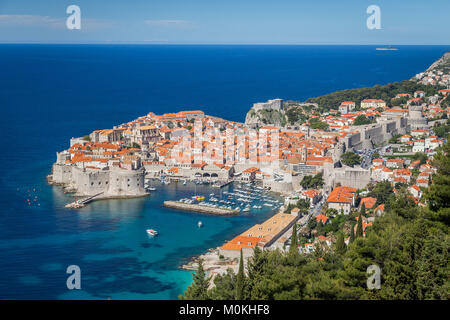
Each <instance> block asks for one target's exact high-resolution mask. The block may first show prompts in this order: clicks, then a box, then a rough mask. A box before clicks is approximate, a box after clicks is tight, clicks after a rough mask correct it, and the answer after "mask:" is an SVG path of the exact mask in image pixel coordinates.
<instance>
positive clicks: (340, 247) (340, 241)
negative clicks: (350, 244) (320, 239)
mask: <svg viewBox="0 0 450 320" xmlns="http://www.w3.org/2000/svg"><path fill="white" fill-rule="evenodd" d="M346 250H347V247H346V246H345V240H344V234H343V233H342V232H340V233H339V235H338V237H337V240H336V252H337V253H338V254H341V255H342V254H344V253H345V251H346Z"/></svg>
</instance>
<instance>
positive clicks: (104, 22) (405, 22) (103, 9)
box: [0, 0, 450, 45]
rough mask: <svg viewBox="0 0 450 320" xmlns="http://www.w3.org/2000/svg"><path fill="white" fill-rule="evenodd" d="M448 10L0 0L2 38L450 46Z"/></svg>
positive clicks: (363, 4) (274, 2) (405, 3)
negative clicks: (72, 22)
mask: <svg viewBox="0 0 450 320" xmlns="http://www.w3.org/2000/svg"><path fill="white" fill-rule="evenodd" d="M69 5H77V6H78V7H79V8H80V11H81V29H73V30H69V29H68V28H67V27H66V20H67V18H68V17H69V15H70V14H67V13H66V9H67V7H68V6H69ZM370 5H377V6H378V7H379V8H380V24H381V28H380V29H372V30H370V29H368V27H367V23H366V21H367V19H368V18H369V17H370V16H371V14H368V13H367V12H366V10H367V8H368V7H369V6H370ZM449 13H450V1H449V0H426V1H424V0H421V1H419V0H314V1H312V0H226V1H225V0H222V1H217V0H128V1H124V0H120V1H119V0H69V1H66V0H52V1H51V0H39V1H37V0H0V43H155V44H157V43H164V44H384V45H402V44H411V45H449V44H450V14H449Z"/></svg>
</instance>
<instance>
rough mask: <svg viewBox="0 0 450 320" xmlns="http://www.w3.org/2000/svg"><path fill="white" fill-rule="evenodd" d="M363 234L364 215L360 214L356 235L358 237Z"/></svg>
mask: <svg viewBox="0 0 450 320" xmlns="http://www.w3.org/2000/svg"><path fill="white" fill-rule="evenodd" d="M362 236H363V226H362V216H361V214H359V218H358V226H357V227H356V233H355V237H356V238H358V237H362Z"/></svg>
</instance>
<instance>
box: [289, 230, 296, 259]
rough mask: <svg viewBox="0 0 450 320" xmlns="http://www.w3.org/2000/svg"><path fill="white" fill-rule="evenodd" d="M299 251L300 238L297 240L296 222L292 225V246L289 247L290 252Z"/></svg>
mask: <svg viewBox="0 0 450 320" xmlns="http://www.w3.org/2000/svg"><path fill="white" fill-rule="evenodd" d="M295 253H298V240H297V224H296V223H294V226H293V227H292V237H291V246H290V247H289V254H295Z"/></svg>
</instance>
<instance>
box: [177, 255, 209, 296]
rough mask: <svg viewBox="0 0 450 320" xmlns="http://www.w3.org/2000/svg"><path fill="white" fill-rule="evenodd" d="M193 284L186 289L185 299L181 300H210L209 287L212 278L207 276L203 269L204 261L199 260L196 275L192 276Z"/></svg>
mask: <svg viewBox="0 0 450 320" xmlns="http://www.w3.org/2000/svg"><path fill="white" fill-rule="evenodd" d="M192 280H193V282H192V284H191V285H190V286H189V287H188V288H187V289H186V291H185V293H184V297H183V296H180V299H181V300H206V299H208V287H209V281H210V280H211V277H207V276H206V272H205V270H204V269H203V260H202V259H199V261H198V267H197V271H196V272H195V274H193V275H192Z"/></svg>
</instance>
